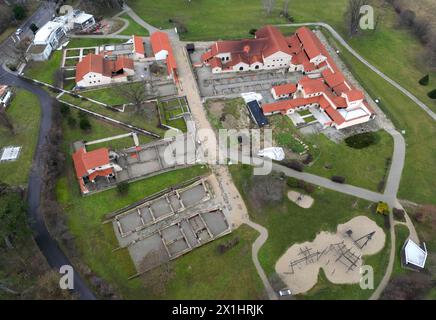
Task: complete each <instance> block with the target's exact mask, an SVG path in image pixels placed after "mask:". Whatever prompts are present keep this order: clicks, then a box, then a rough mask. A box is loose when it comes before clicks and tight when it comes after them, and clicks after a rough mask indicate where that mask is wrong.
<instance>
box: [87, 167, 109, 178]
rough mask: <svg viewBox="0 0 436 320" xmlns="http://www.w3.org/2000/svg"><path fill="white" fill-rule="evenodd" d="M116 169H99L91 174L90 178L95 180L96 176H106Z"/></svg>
mask: <svg viewBox="0 0 436 320" xmlns="http://www.w3.org/2000/svg"><path fill="white" fill-rule="evenodd" d="M113 172H114V170H113V169H112V168H108V169H105V170H97V171H94V172H93V173H91V174H90V175H89V180H91V181H92V180H94V179H95V178H96V177H106V176H108V175H109V174H111V173H113Z"/></svg>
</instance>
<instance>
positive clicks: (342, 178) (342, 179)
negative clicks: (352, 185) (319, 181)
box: [330, 176, 345, 183]
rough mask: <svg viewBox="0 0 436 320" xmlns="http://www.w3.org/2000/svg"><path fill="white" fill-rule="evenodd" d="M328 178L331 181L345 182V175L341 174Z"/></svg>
mask: <svg viewBox="0 0 436 320" xmlns="http://www.w3.org/2000/svg"><path fill="white" fill-rule="evenodd" d="M330 179H331V180H332V181H333V182H337V183H344V182H345V177H342V176H332V177H331V178H330Z"/></svg>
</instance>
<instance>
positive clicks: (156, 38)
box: [150, 31, 171, 55]
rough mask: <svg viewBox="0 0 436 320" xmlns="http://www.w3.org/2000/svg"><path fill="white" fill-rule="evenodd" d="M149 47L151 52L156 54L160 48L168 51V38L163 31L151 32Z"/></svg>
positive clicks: (169, 45) (169, 48) (169, 47)
mask: <svg viewBox="0 0 436 320" xmlns="http://www.w3.org/2000/svg"><path fill="white" fill-rule="evenodd" d="M150 42H151V48H152V49H153V53H154V54H155V55H156V54H157V53H158V52H160V51H162V50H166V51H168V52H169V50H171V44H170V39H169V38H168V35H167V34H166V33H165V32H162V31H156V32H153V33H152V34H151V36H150Z"/></svg>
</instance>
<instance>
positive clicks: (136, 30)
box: [118, 13, 149, 37]
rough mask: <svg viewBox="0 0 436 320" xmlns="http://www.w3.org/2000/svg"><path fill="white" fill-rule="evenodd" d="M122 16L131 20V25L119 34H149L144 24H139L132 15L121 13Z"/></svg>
mask: <svg viewBox="0 0 436 320" xmlns="http://www.w3.org/2000/svg"><path fill="white" fill-rule="evenodd" d="M120 18H123V19H126V20H127V21H129V26H128V27H127V28H126V29H124V30H123V31H121V32H120V33H118V34H122V35H126V36H131V35H136V36H144V37H146V36H148V35H149V33H148V30H147V29H144V28H143V27H142V26H140V25H139V24H137V23H136V22H135V21H134V20H133V19H132V18H130V16H129V15H128V14H127V13H124V14H122V15H120Z"/></svg>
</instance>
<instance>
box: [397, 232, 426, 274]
mask: <svg viewBox="0 0 436 320" xmlns="http://www.w3.org/2000/svg"><path fill="white" fill-rule="evenodd" d="M423 247H424V248H421V247H420V246H419V245H417V244H416V243H415V242H413V241H412V240H410V239H407V241H406V243H405V244H404V249H403V250H404V263H405V265H406V266H411V267H412V268H413V267H415V268H416V267H417V268H420V269H424V267H425V261H426V260H427V248H426V247H425V244H424V245H423Z"/></svg>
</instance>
